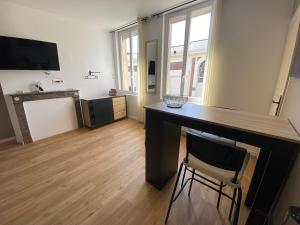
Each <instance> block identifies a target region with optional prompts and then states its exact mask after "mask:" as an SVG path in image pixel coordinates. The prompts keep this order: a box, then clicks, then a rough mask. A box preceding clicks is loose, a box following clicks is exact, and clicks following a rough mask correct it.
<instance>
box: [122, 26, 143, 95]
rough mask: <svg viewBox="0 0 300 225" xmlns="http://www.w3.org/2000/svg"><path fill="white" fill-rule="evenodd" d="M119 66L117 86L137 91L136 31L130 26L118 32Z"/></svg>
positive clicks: (124, 89)
mask: <svg viewBox="0 0 300 225" xmlns="http://www.w3.org/2000/svg"><path fill="white" fill-rule="evenodd" d="M119 53H120V68H121V71H120V72H121V73H120V77H119V88H120V89H121V90H123V91H128V92H133V93H135V92H137V83H138V53H139V48H138V31H137V29H136V28H131V29H128V30H125V31H123V32H121V33H119Z"/></svg>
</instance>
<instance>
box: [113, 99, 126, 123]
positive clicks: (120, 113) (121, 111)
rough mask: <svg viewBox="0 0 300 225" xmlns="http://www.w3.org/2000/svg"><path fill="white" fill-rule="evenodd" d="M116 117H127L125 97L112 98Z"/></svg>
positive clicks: (116, 118)
mask: <svg viewBox="0 0 300 225" xmlns="http://www.w3.org/2000/svg"><path fill="white" fill-rule="evenodd" d="M112 104H113V111H114V119H115V120H118V119H122V118H125V117H126V101H125V97H117V98H113V99H112Z"/></svg>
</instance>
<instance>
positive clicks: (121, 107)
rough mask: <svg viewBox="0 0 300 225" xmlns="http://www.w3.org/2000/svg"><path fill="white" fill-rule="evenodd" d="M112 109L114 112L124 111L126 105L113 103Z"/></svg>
mask: <svg viewBox="0 0 300 225" xmlns="http://www.w3.org/2000/svg"><path fill="white" fill-rule="evenodd" d="M113 109H114V112H118V111H125V110H126V105H125V104H118V105H114V106H113Z"/></svg>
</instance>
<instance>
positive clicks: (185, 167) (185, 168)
mask: <svg viewBox="0 0 300 225" xmlns="http://www.w3.org/2000/svg"><path fill="white" fill-rule="evenodd" d="M186 170H187V166H184V172H183V176H182V181H181V187H182V186H183V183H184V179H185V174H186Z"/></svg>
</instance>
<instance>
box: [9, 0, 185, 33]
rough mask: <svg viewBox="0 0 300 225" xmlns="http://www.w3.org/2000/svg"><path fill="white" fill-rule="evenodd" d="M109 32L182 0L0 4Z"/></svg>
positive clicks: (50, 0) (46, 0) (29, 0)
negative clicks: (82, 21) (23, 7)
mask: <svg viewBox="0 0 300 225" xmlns="http://www.w3.org/2000/svg"><path fill="white" fill-rule="evenodd" d="M4 1H6V2H12V3H16V4H19V5H23V6H27V7H30V8H35V9H39V10H42V11H47V12H50V13H54V14H57V15H60V16H64V17H69V18H72V19H79V20H84V21H88V22H92V23H97V24H99V25H101V26H103V27H104V28H107V29H113V28H116V27H118V26H121V25H124V24H126V23H128V22H131V21H133V20H135V19H136V18H137V17H143V16H148V15H149V14H151V13H154V12H157V11H160V10H162V9H165V8H168V7H171V6H173V5H176V4H178V3H182V2H184V1H185V0H4Z"/></svg>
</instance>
